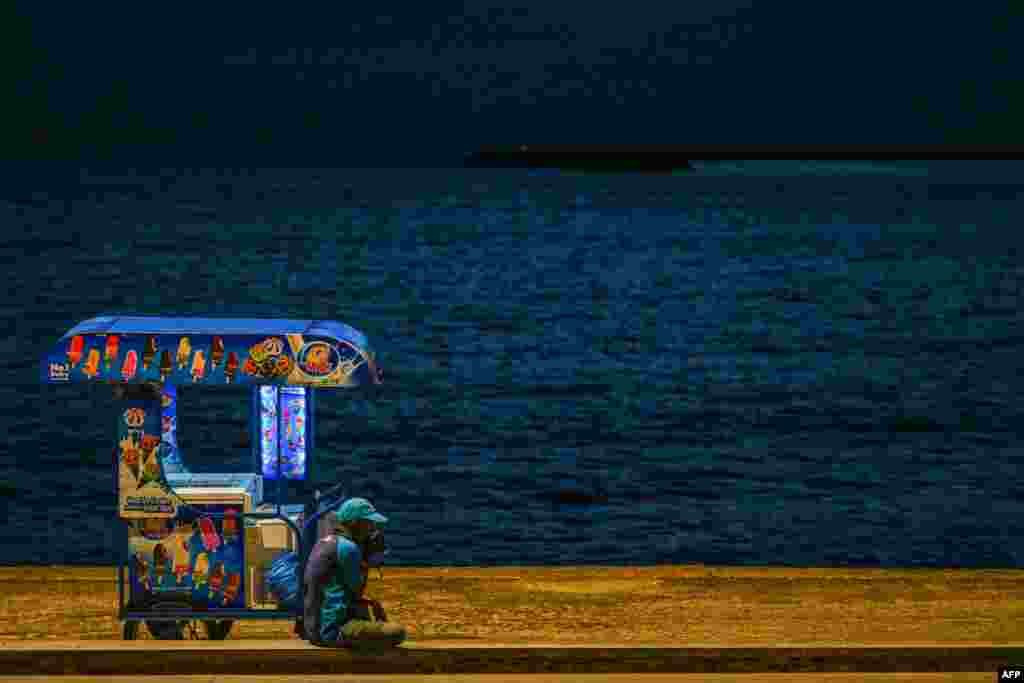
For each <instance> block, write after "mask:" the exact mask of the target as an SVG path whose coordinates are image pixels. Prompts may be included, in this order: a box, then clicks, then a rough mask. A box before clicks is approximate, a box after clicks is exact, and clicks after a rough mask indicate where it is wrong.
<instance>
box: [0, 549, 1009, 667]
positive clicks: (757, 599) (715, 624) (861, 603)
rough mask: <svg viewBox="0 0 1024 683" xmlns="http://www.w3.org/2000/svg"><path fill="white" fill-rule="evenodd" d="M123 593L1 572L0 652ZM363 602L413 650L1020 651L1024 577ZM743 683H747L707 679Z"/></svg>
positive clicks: (71, 624) (583, 571) (520, 580)
mask: <svg viewBox="0 0 1024 683" xmlns="http://www.w3.org/2000/svg"><path fill="white" fill-rule="evenodd" d="M115 580H116V570H115V569H113V568H110V567H97V568H81V567H5V568H0V583H2V584H3V586H4V591H3V597H2V601H0V616H2V617H3V618H2V619H0V639H61V640H64V639H74V638H81V639H119V638H120V637H121V624H120V622H118V620H117V619H116V610H117V584H116V581H115ZM367 594H368V595H369V596H370V597H374V598H376V599H378V600H380V601H381V602H382V603H383V604H384V606H385V608H386V609H387V611H388V614H389V617H390V618H391V619H392V620H394V621H399V622H401V623H403V624H405V625H406V626H407V628H408V629H409V633H410V635H409V638H410V640H416V641H430V640H466V641H468V642H473V641H477V640H486V641H499V642H506V643H508V642H512V643H515V642H529V641H538V640H545V641H551V640H556V641H561V642H578V643H581V644H582V643H586V642H595V641H607V642H620V643H622V644H640V643H642V642H644V641H650V642H659V641H660V642H666V643H672V644H676V645H688V644H715V645H718V646H730V645H761V646H777V645H787V644H794V645H819V646H824V645H854V644H864V645H886V644H896V643H927V644H965V643H986V644H993V645H998V644H1005V643H1020V642H1024V618H1022V617H1024V570H852V569H850V570H847V569H787V568H714V567H701V566H673V567H650V568H621V567H614V568H603V567H572V568H537V567H528V568H516V567H502V568H481V569H461V568H458V569H454V568H453V569H439V568H431V569H421V568H416V569H403V568H393V569H386V570H385V571H384V578H383V580H381V579H378V578H377V574H376V573H374V574H373V576H372V578H371V581H370V585H369V588H368V591H367ZM142 631H143V632H144V631H145V629H142ZM290 637H291V623H290V622H284V621H273V622H259V621H243V622H239V623H237V624H236V625H235V628H234V630H233V631H232V634H231V638H233V639H234V638H242V639H266V638H290ZM987 676H988V678H986V680H990V679H991V678H992V676H993V674H987ZM741 679H742V680H751V679H749V678H742V677H740V678H728V677H725V678H715V679H702V680H720V681H725V680H741ZM252 680H255V679H252ZM353 680H355V679H353ZM366 680H384V679H370V678H367V679H366ZM390 680H397V679H394V678H392V679H390ZM495 680H499V679H495ZM506 680H510V679H506ZM531 680H534V681H536V680H537V678H536V677H533V678H531ZM574 680H576V679H574ZM580 680H582V679H580ZM602 680H609V679H602ZM649 680H651V681H654V678H650V679H649ZM676 680H682V679H676ZM694 680H696V679H694ZM780 680H781V679H780ZM818 680H820V678H819V679H818ZM835 680H845V679H841V678H836V679H835ZM857 680H868V679H857ZM878 680H882V679H878ZM884 680H897V679H896V678H893V677H892V676H890V677H889V678H886V679H884ZM899 680H904V679H899ZM905 680H915V681H919V680H932V679H929V678H928V677H927V676H924V675H917V676H915V677H913V678H912V679H911V678H906V679H905ZM934 680H981V679H979V678H977V677H975V678H935V679H934Z"/></svg>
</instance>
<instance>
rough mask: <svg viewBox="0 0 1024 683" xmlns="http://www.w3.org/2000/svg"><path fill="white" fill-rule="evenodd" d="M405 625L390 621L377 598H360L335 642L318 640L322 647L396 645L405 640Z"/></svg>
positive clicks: (349, 613) (350, 610)
mask: <svg viewBox="0 0 1024 683" xmlns="http://www.w3.org/2000/svg"><path fill="white" fill-rule="evenodd" d="M405 637H406V631H405V627H404V626H402V625H401V624H398V623H395V622H393V621H388V619H387V615H386V614H385V613H384V608H383V607H382V606H381V604H380V603H379V602H377V601H376V600H360V601H359V602H358V603H356V604H355V605H354V606H353V607H352V608H351V609H349V612H348V619H347V620H346V621H345V623H344V624H343V625H342V627H341V629H339V631H338V636H337V640H335V641H334V642H329V643H327V642H318V643H314V644H315V645H320V646H321V647H351V648H359V647H364V646H365V647H395V646H396V645H399V644H400V643H402V642H403V641H404V640H405Z"/></svg>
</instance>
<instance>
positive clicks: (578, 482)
mask: <svg viewBox="0 0 1024 683" xmlns="http://www.w3.org/2000/svg"><path fill="white" fill-rule="evenodd" d="M1019 178H1020V176H1017V177H1016V178H1014V177H1013V176H1011V175H1008V174H1006V173H1004V172H1003V171H998V170H997V171H992V172H989V173H988V175H986V174H985V172H981V171H978V169H974V170H971V169H964V168H957V167H955V166H946V167H943V168H937V167H935V168H932V169H931V170H929V171H928V172H927V173H924V172H920V171H915V170H914V169H908V170H906V171H905V172H894V171H892V170H891V169H890V170H888V171H869V170H865V169H861V170H859V171H856V172H852V171H851V170H850V169H842V168H838V169H832V171H831V172H829V171H828V169H824V170H822V169H817V170H814V169H812V172H808V171H807V170H806V169H804V170H803V171H795V170H793V169H792V168H790V169H789V170H786V169H781V170H780V169H773V168H769V169H768V170H762V171H761V172H750V171H749V170H748V172H745V173H733V174H718V175H715V174H706V173H705V174H698V175H690V176H677V177H662V178H643V177H600V176H594V177H591V176H551V175H530V174H528V173H527V172H502V171H480V172H466V171H448V170H408V171H387V170H373V171H352V170H348V171H318V170H303V171H265V170H264V171H230V172H228V171H216V172H215V171H201V172H200V171H196V172H192V171H177V172H165V173H162V174H161V173H159V172H155V171H146V172H137V173H134V174H131V173H128V172H124V171H119V172H117V173H113V172H111V171H99V170H93V171H91V172H88V173H85V172H83V174H82V175H81V177H80V178H77V177H76V179H75V182H68V181H67V177H65V178H64V179H63V180H62V181H61V184H60V185H59V186H58V185H56V184H55V185H54V186H53V187H50V188H47V187H45V184H43V185H40V188H41V189H39V190H38V191H36V192H35V193H34V194H33V193H32V192H29V191H26V190H25V189H24V187H27V185H26V186H24V187H22V188H21V190H20V191H19V195H18V197H11V198H10V201H6V202H5V203H3V204H0V219H2V220H3V223H4V225H5V226H6V236H5V238H4V243H3V245H2V249H0V254H2V258H3V261H4V264H5V266H6V268H5V272H6V274H7V278H6V292H7V296H5V297H3V298H2V299H0V306H3V308H4V316H3V318H4V319H5V320H6V321H8V322H7V325H6V327H7V330H8V332H7V334H5V335H3V336H2V337H0V362H2V364H3V370H4V376H5V377H6V378H7V381H6V382H4V383H3V386H0V410H2V416H0V420H2V423H0V430H2V433H3V434H4V438H3V439H2V440H0V512H2V513H3V514H4V521H5V524H4V525H3V526H2V528H0V543H2V549H3V559H2V561H3V562H7V563H22V562H33V563H55V564H72V563H101V562H110V561H113V560H114V558H115V548H116V547H117V545H116V544H117V542H118V541H117V536H116V533H117V531H116V530H117V528H118V527H117V525H116V524H115V522H114V519H115V518H114V510H115V506H114V496H113V480H112V476H111V468H110V453H111V449H112V448H113V441H114V438H113V433H114V419H113V415H112V413H111V403H110V398H109V391H108V390H107V388H106V387H82V386H79V387H46V388H43V387H40V386H38V385H37V367H38V361H39V358H40V356H41V354H42V353H43V351H44V349H45V348H46V347H48V346H49V345H51V344H53V343H54V342H55V341H56V339H57V338H58V337H59V336H60V335H61V334H63V333H64V332H65V331H66V330H67V329H68V328H69V327H70V326H71V325H73V324H74V323H76V322H78V321H80V320H82V319H84V318H88V317H91V316H93V315H97V314H99V313H102V312H106V311H115V312H117V311H135V312H139V313H142V314H167V315H173V314H200V313H219V314H223V315H268V316H270V315H288V316H292V317H301V318H332V319H338V320H343V321H345V322H348V323H350V324H352V325H354V326H356V327H357V328H359V329H361V330H363V331H364V332H366V333H367V335H368V336H369V338H370V340H371V343H373V344H374V345H375V347H376V348H377V350H378V353H379V356H380V359H381V361H382V363H383V367H384V369H385V373H386V374H385V381H386V384H385V387H384V391H381V392H380V393H379V395H376V396H366V395H361V394H351V393H345V392H341V391H338V392H328V391H322V392H320V393H319V398H320V401H319V413H318V419H319V423H318V463H317V464H318V467H319V469H318V472H317V478H318V479H319V480H321V481H325V482H334V481H342V480H343V481H347V482H349V483H350V487H351V491H352V492H353V493H360V494H363V495H366V496H367V497H369V498H371V500H373V502H374V503H375V504H376V505H377V506H378V508H379V509H381V510H382V511H383V512H385V514H387V515H389V516H390V517H391V519H392V524H390V525H389V537H390V540H391V542H392V544H393V546H394V553H393V558H394V561H395V562H396V563H401V564H406V565H434V564H438V565H440V564H445V565H460V564H478V565H487V564H540V563H548V564H575V563H593V564H618V563H634V564H646V563H655V562H677V563H680V562H705V563H723V564H786V565H816V566H824V565H883V566H915V565H942V566H1004V567H1016V566H1021V565H1022V564H1024V545H1022V544H1021V543H1020V538H1021V536H1022V531H1024V528H1022V527H1024V487H1022V486H1021V484H1020V482H1019V481H1018V478H1017V477H1016V476H1015V475H1016V474H1017V470H1018V466H1019V465H1021V464H1022V463H1024V455H1022V452H1021V450H1020V447H1021V443H1022V439H1021V436H1022V433H1024V422H1022V418H1024V414H1022V410H1021V408H1020V403H1019V400H1018V393H1019V391H1020V389H1021V387H1022V378H1024V360H1022V358H1024V356H1022V354H1021V351H1022V349H1024V327H1022V324H1021V323H1022V315H1021V291H1022V288H1021V286H1022V282H1021V279H1022V275H1024V267H1022V265H1021V253H1020V245H1021V242H1022V240H1021V236H1020V235H1021V227H1020V226H1021V225H1022V221H1021V218H1022V211H1021V208H1022V203H1021V201H1020V200H1021V198H1022V197H1024V194H1022V193H1021V189H1022V188H1021V186H1020V185H1015V184H1013V182H1014V181H1015V180H1017V179H1019ZM15 199H16V200H17V201H15ZM181 399H182V400H181V401H180V404H181V406H180V408H179V411H180V412H179V415H180V417H179V441H180V444H181V446H182V449H183V454H184V456H185V458H186V460H187V461H188V462H189V463H190V464H191V465H192V467H193V469H196V470H200V471H216V470H223V469H225V466H224V465H223V464H222V462H223V460H218V458H221V459H224V458H226V459H227V461H228V462H229V463H233V464H232V465H231V467H232V468H235V467H238V468H240V467H242V466H243V465H244V463H245V461H246V458H247V456H248V450H247V446H246V445H245V444H244V442H243V441H242V440H241V439H242V435H243V432H245V424H246V422H245V421H246V416H247V413H246V410H247V401H248V396H247V394H245V393H240V392H232V391H224V392H216V391H209V392H200V391H197V390H192V391H190V390H189V389H187V388H184V389H182V392H181Z"/></svg>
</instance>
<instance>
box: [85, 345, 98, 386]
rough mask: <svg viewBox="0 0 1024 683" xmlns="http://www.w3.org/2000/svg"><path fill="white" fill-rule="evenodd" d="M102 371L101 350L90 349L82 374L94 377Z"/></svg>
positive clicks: (90, 377)
mask: <svg viewBox="0 0 1024 683" xmlns="http://www.w3.org/2000/svg"><path fill="white" fill-rule="evenodd" d="M99 371H100V352H99V350H98V349H91V350H90V351H89V357H88V358H87V359H86V360H85V365H84V366H83V367H82V374H83V375H86V376H88V377H89V379H92V378H93V377H95V376H96V375H97V374H99Z"/></svg>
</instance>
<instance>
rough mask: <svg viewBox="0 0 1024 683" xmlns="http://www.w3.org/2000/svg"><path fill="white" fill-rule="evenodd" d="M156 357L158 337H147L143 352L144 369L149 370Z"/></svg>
mask: <svg viewBox="0 0 1024 683" xmlns="http://www.w3.org/2000/svg"><path fill="white" fill-rule="evenodd" d="M155 355H156V337H146V347H145V348H144V349H143V350H142V369H143V370H149V364H150V363H152V362H153V356H155Z"/></svg>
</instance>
